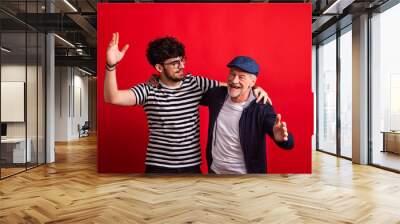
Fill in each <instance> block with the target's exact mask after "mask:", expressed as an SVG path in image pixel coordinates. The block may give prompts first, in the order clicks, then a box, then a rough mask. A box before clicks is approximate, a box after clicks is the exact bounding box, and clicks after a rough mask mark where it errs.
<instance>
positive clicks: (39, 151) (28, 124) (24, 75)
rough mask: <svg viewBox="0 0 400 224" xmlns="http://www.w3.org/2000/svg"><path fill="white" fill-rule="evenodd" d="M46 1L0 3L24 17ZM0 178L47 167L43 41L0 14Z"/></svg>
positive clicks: (41, 37)
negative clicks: (4, 21)
mask: <svg viewBox="0 0 400 224" xmlns="http://www.w3.org/2000/svg"><path fill="white" fill-rule="evenodd" d="M43 5H44V1H30V2H27V1H19V2H16V1H14V2H12V1H7V2H1V3H0V7H2V6H5V7H9V8H10V9H12V10H15V12H16V13H19V15H20V16H23V15H24V13H39V12H43V7H42V6H43ZM0 17H2V19H4V20H6V21H8V22H7V23H0V26H1V27H0V45H1V57H0V67H1V76H0V81H1V99H0V102H1V106H0V111H1V127H2V128H1V129H2V131H1V132H2V140H1V145H0V178H5V177H7V176H10V175H13V174H16V173H18V172H21V171H24V170H26V169H29V168H33V167H36V166H37V165H39V164H43V163H44V162H45V75H44V73H45V70H44V65H45V58H46V54H45V41H46V40H45V35H44V34H43V33H40V31H38V30H36V29H35V28H33V27H31V26H28V25H27V24H24V23H23V22H21V21H18V20H17V19H15V18H13V17H12V16H9V15H7V14H4V13H3V12H0Z"/></svg>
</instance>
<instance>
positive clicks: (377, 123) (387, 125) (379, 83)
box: [370, 4, 400, 170]
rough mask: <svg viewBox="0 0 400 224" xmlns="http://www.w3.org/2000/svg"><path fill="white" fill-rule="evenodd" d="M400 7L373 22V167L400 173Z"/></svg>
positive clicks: (375, 18)
mask: <svg viewBox="0 0 400 224" xmlns="http://www.w3.org/2000/svg"><path fill="white" fill-rule="evenodd" d="M399 21H400V4H398V5H396V6H394V7H392V8H390V9H388V10H386V11H384V12H383V13H379V14H375V15H373V17H372V18H371V32H372V36H371V41H372V42H371V44H372V46H371V47H372V49H371V53H372V54H371V60H372V61H371V67H372V72H371V101H370V104H371V107H370V108H371V122H372V124H371V135H372V136H371V137H372V155H371V156H372V163H373V164H376V165H380V166H384V167H388V168H391V169H396V170H400V156H399V153H400V63H399V58H400V42H399V40H400V30H399V29H398V23H399Z"/></svg>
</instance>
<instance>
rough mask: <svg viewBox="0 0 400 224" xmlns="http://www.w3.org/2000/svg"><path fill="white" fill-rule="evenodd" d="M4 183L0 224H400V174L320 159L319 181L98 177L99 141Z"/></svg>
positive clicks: (76, 145) (65, 149) (316, 163)
mask: <svg viewBox="0 0 400 224" xmlns="http://www.w3.org/2000/svg"><path fill="white" fill-rule="evenodd" d="M56 155H57V163H55V164H51V165H47V166H42V167H39V168H36V169H33V170H30V171H28V172H26V173H22V174H19V175H17V176H13V177H10V178H8V179H5V180H2V181H0V223H373V224H376V223H384V224H386V223H400V175H399V174H395V173H391V172H387V171H384V170H380V169H377V168H374V167H368V166H359V165H353V164H351V162H350V161H347V160H343V159H337V158H335V157H333V156H330V155H326V154H323V153H319V152H315V153H314V154H313V174H312V175H261V176H230V177H226V176H225V177H215V176H212V177H210V176H208V177H207V176H192V177H173V176H163V177H155V176H152V177H145V176H142V175H124V174H107V175H105V174H98V173H97V172H96V164H95V163H96V139H95V138H94V137H89V138H84V139H82V140H80V141H76V142H70V143H68V144H57V154H56Z"/></svg>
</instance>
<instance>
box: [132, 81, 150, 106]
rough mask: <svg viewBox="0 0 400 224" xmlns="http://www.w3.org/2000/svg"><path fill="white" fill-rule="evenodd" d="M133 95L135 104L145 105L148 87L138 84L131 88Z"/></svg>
mask: <svg viewBox="0 0 400 224" xmlns="http://www.w3.org/2000/svg"><path fill="white" fill-rule="evenodd" d="M131 90H132V92H133V94H135V97H136V103H137V104H139V105H143V104H145V103H146V100H147V96H148V94H149V87H148V86H147V84H145V83H141V84H138V85H136V86H134V87H132V88H131Z"/></svg>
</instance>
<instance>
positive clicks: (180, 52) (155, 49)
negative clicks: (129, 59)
mask: <svg viewBox="0 0 400 224" xmlns="http://www.w3.org/2000/svg"><path fill="white" fill-rule="evenodd" d="M146 56H147V60H148V61H149V63H150V64H151V65H153V66H155V65H156V64H161V63H163V62H164V61H165V60H167V59H169V58H176V57H184V56H185V46H184V45H183V44H182V43H181V42H179V41H178V40H177V39H176V38H174V37H162V38H158V39H155V40H153V41H151V42H150V43H149V45H148V47H147V52H146Z"/></svg>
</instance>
